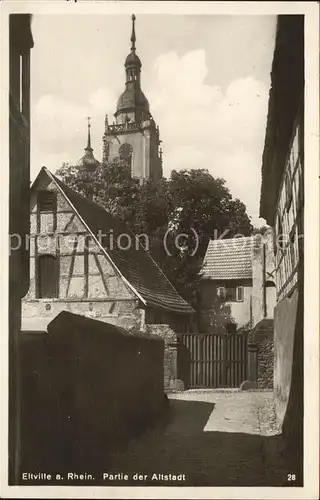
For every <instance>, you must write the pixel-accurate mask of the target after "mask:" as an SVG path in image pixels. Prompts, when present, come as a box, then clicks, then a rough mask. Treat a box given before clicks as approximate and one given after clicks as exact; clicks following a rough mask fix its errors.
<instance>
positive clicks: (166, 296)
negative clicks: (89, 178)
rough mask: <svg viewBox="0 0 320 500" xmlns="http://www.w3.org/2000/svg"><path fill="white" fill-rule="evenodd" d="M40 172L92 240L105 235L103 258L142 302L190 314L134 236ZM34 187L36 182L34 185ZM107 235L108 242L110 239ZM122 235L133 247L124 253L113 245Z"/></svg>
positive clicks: (103, 212) (61, 183) (47, 172)
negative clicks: (48, 179)
mask: <svg viewBox="0 0 320 500" xmlns="http://www.w3.org/2000/svg"><path fill="white" fill-rule="evenodd" d="M43 171H44V172H45V173H46V175H48V176H49V177H50V179H51V180H53V181H54V182H55V183H56V184H57V186H58V187H59V189H60V191H61V192H62V194H63V195H64V196H65V198H66V200H67V201H68V202H69V203H70V205H71V206H72V207H73V208H74V210H75V211H76V213H77V215H78V216H79V218H80V219H81V220H82V221H83V222H84V224H85V225H86V226H87V228H88V231H89V232H90V233H91V234H92V235H93V236H95V237H97V236H98V235H99V231H101V233H100V234H102V233H103V234H106V235H107V237H106V238H105V241H104V242H103V246H102V244H101V248H103V249H104V251H105V253H106V257H108V258H109V260H110V261H111V263H112V264H113V267H115V268H116V270H117V271H118V272H119V273H120V275H121V276H122V277H123V278H124V279H125V281H126V282H127V284H129V286H130V288H131V289H132V290H133V291H134V293H135V294H136V295H137V297H138V298H139V299H140V300H142V302H144V303H145V304H146V305H148V306H151V307H155V308H161V309H165V310H168V311H172V312H176V313H180V314H190V313H193V312H194V310H193V309H192V307H191V306H190V305H189V304H188V303H187V302H186V301H185V300H184V299H183V298H182V297H181V296H180V295H179V293H178V292H177V291H176V289H175V288H174V286H173V285H172V284H171V283H170V281H169V280H168V278H167V277H166V276H165V274H164V273H163V272H162V271H161V269H160V268H159V266H158V265H157V264H156V262H155V261H154V260H153V259H152V257H151V255H150V254H149V253H148V252H147V251H146V250H145V249H144V248H143V247H142V245H141V244H140V243H137V244H136V240H135V236H134V234H133V233H132V232H131V231H130V230H129V229H128V227H127V226H126V225H125V224H124V223H123V222H122V221H120V220H119V219H117V218H116V217H115V216H113V215H111V214H110V213H109V212H107V211H106V210H105V209H104V208H102V207H100V206H99V205H97V204H96V203H93V202H92V201H89V200H87V199H86V198H84V197H83V196H80V195H79V194H78V193H76V192H75V191H74V190H73V189H71V188H69V187H68V186H66V184H64V183H63V182H62V181H61V180H60V179H58V178H57V177H56V176H55V175H53V174H52V173H51V172H50V171H49V170H48V169H47V168H45V167H43V168H42V170H41V171H40V173H39V175H38V177H39V176H40V175H41V173H42V172H43ZM35 183H36V181H35V182H34V185H35ZM111 234H112V238H111V237H110V235H111ZM122 234H126V235H129V236H131V238H132V242H133V244H132V245H130V247H129V248H128V249H127V250H124V249H121V248H119V245H117V243H116V242H117V237H118V236H119V235H122ZM100 240H101V238H100ZM99 244H100V243H99ZM125 244H126V241H125V242H122V245H123V246H125ZM120 246H121V245H120Z"/></svg>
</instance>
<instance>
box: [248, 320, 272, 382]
mask: <svg viewBox="0 0 320 500" xmlns="http://www.w3.org/2000/svg"><path fill="white" fill-rule="evenodd" d="M273 329H274V324H273V320H272V319H264V320H262V321H260V323H258V324H257V325H256V327H255V328H254V330H253V335H252V337H251V341H254V342H255V344H256V347H257V386H258V388H259V389H272V388H273V368H274V340H273V337H274V332H273Z"/></svg>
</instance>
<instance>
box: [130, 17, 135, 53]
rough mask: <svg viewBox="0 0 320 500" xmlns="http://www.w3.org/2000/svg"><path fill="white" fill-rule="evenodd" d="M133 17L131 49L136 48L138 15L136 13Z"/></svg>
mask: <svg viewBox="0 0 320 500" xmlns="http://www.w3.org/2000/svg"><path fill="white" fill-rule="evenodd" d="M131 19H132V34H131V38H130V40H131V50H136V32H135V29H134V23H135V21H136V16H135V15H134V14H132V16H131Z"/></svg>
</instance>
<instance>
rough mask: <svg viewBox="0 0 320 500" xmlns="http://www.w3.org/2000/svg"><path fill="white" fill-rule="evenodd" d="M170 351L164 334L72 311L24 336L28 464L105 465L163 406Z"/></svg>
mask: <svg viewBox="0 0 320 500" xmlns="http://www.w3.org/2000/svg"><path fill="white" fill-rule="evenodd" d="M31 337H32V336H31ZM163 351H164V342H163V340H161V339H160V338H159V337H155V336H152V335H148V336H147V335H144V334H141V333H128V332H127V331H126V330H124V329H121V328H118V327H115V326H113V325H108V324H106V323H103V322H100V321H96V320H92V319H89V318H85V317H83V316H78V315H74V314H71V313H68V312H63V313H61V314H59V315H58V316H57V318H55V319H54V320H53V321H52V322H51V323H50V325H49V327H48V334H43V335H42V336H40V337H39V335H37V336H36V337H34V336H33V340H32V339H31V340H30V335H29V338H28V334H27V336H22V361H23V362H22V380H23V384H24V385H23V389H24V391H23V396H24V397H23V428H24V436H25V437H26V440H25V443H26V446H27V449H26V448H25V449H24V450H23V463H22V465H21V467H22V469H23V470H25V471H26V470H45V471H46V472H50V471H63V470H64V471H74V470H75V471H76V470H80V471H88V472H90V471H94V470H95V469H97V470H99V467H101V464H102V463H105V461H106V460H107V457H108V452H109V451H110V450H111V451H112V450H113V449H115V448H117V447H119V446H121V445H122V444H124V443H125V442H126V441H127V440H128V439H129V438H131V437H132V436H133V435H135V434H137V433H139V432H142V431H143V430H144V429H145V428H146V426H147V425H148V424H149V423H150V422H151V421H152V420H154V419H155V418H156V417H157V415H159V414H160V413H161V411H162V410H163V407H164V406H163V405H164V383H163V381H164V375H163ZM31 423H32V425H31ZM102 460H103V462H102Z"/></svg>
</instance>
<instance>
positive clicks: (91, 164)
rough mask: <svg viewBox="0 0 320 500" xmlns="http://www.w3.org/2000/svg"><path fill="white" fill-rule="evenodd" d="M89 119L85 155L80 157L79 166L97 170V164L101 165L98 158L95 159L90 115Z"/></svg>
mask: <svg viewBox="0 0 320 500" xmlns="http://www.w3.org/2000/svg"><path fill="white" fill-rule="evenodd" d="M87 120H88V139H87V146H86V147H85V148H84V150H85V154H84V155H83V157H82V158H81V159H80V161H79V163H78V166H79V167H81V168H83V169H85V170H95V169H96V168H97V166H98V165H99V162H98V160H96V159H95V157H94V156H93V149H92V147H91V131H90V129H91V123H90V120H91V118H90V116H88V117H87Z"/></svg>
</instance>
